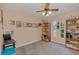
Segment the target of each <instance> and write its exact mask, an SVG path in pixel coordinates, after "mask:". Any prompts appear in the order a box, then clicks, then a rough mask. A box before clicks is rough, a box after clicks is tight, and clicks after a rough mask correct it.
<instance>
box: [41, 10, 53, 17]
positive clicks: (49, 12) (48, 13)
mask: <svg viewBox="0 0 79 59" xmlns="http://www.w3.org/2000/svg"><path fill="white" fill-rule="evenodd" d="M51 13H52V12H51V11H48V12H47V14H46V13H45V12H42V14H43V15H44V16H49V15H50V14H51Z"/></svg>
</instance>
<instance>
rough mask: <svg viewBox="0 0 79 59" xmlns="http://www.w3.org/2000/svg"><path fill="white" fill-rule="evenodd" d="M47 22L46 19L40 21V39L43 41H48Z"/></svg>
mask: <svg viewBox="0 0 79 59" xmlns="http://www.w3.org/2000/svg"><path fill="white" fill-rule="evenodd" d="M49 36H50V35H49V23H48V22H47V21H45V22H43V23H42V37H41V38H42V40H43V41H47V42H49V41H50V37H49Z"/></svg>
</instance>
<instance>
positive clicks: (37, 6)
mask: <svg viewBox="0 0 79 59" xmlns="http://www.w3.org/2000/svg"><path fill="white" fill-rule="evenodd" d="M3 5H4V6H5V7H7V8H9V9H12V10H20V11H23V12H25V13H26V14H29V15H31V16H34V17H37V18H40V19H48V18H51V17H52V16H56V15H60V14H63V13H67V12H68V11H72V10H79V4H78V3H51V4H50V8H58V9H59V11H57V12H52V14H51V15H50V16H48V17H46V16H43V15H42V13H41V12H40V13H37V12H36V11H39V10H42V9H43V8H44V3H16V4H15V3H10V4H3Z"/></svg>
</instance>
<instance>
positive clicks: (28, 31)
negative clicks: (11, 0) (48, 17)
mask: <svg viewBox="0 0 79 59" xmlns="http://www.w3.org/2000/svg"><path fill="white" fill-rule="evenodd" d="M3 11H4V31H5V30H11V31H14V33H13V35H12V37H13V39H14V40H16V47H20V46H23V45H27V44H30V43H33V42H36V41H39V40H41V27H39V28H33V27H21V28H17V27H16V25H10V24H9V21H10V20H15V21H23V22H29V23H39V22H41V20H40V19H35V18H33V17H32V16H27V15H26V14H23V13H21V12H19V11H13V10H9V9H3ZM0 28H1V27H0ZM0 33H1V32H0ZM0 36H1V35H0Z"/></svg>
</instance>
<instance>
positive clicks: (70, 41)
mask: <svg viewBox="0 0 79 59" xmlns="http://www.w3.org/2000/svg"><path fill="white" fill-rule="evenodd" d="M66 31H67V32H68V33H70V35H72V38H71V37H68V38H66V45H67V47H70V48H73V49H76V50H79V38H78V37H77V35H76V34H79V19H78V18H74V19H70V20H67V21H66ZM66 35H68V34H66ZM78 36H79V35H78Z"/></svg>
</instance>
